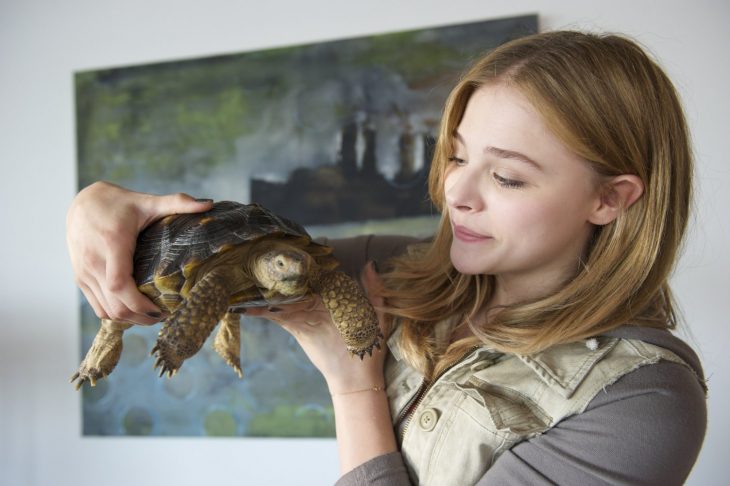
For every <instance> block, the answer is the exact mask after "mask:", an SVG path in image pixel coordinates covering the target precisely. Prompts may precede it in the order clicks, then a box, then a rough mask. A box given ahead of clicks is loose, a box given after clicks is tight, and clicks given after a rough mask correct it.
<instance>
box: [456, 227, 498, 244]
mask: <svg viewBox="0 0 730 486" xmlns="http://www.w3.org/2000/svg"><path fill="white" fill-rule="evenodd" d="M454 237H455V238H457V239H459V240H461V241H465V242H467V243H474V242H478V241H484V240H488V239H490V238H491V236H487V235H482V234H479V233H474V232H473V231H471V230H469V229H467V228H466V227H465V226H458V225H457V226H454Z"/></svg>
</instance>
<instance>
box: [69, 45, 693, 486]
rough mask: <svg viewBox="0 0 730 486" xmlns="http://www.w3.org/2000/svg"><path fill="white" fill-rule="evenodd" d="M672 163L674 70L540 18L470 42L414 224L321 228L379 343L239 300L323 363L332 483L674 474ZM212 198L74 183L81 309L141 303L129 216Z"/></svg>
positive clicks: (145, 217)
mask: <svg viewBox="0 0 730 486" xmlns="http://www.w3.org/2000/svg"><path fill="white" fill-rule="evenodd" d="M691 183H692V157H691V153H690V147H689V136H688V132H687V127H686V124H685V121H684V115H683V112H682V108H681V106H680V103H679V101H678V98H677V95H676V92H675V90H674V87H673V86H672V84H671V82H670V81H669V79H668V78H667V77H666V75H665V74H664V72H663V71H662V70H661V69H660V68H659V67H658V66H657V65H656V63H654V62H653V61H652V60H651V59H650V58H649V57H648V56H647V55H646V54H645V53H644V52H643V51H642V49H641V48H640V47H638V46H637V45H636V44H635V43H633V42H632V41H630V40H627V39H625V38H622V37H617V36H600V35H593V34H584V33H577V32H552V33H545V34H538V35H534V36H531V37H527V38H522V39H519V40H515V41H512V42H510V43H508V44H505V45H503V46H501V47H498V48H497V49H495V50H494V51H492V52H490V53H489V54H487V55H486V56H485V57H484V58H483V59H481V60H479V61H478V62H477V63H476V64H475V65H474V66H473V67H472V68H471V69H470V70H469V71H468V72H467V73H466V74H465V75H464V76H463V78H462V80H461V81H460V82H459V83H458V85H457V86H456V87H455V88H454V90H453V91H452V93H451V95H450V97H449V99H448V101H447V103H446V107H445V110H444V115H443V120H442V124H441V129H440V135H439V140H438V144H437V147H436V153H435V156H434V161H433V164H432V171H431V177H430V192H431V197H432V199H433V201H434V203H435V204H436V205H437V207H439V209H441V212H442V219H441V224H440V226H439V229H438V231H437V233H436V235H435V236H434V238H433V240H432V241H431V242H429V243H418V244H413V245H411V246H409V247H408V250H407V251H406V252H405V253H402V254H400V253H401V252H400V251H399V250H397V248H399V247H403V246H405V244H406V243H408V241H406V240H398V239H396V240H394V239H392V238H382V237H380V238H379V237H368V238H359V239H355V240H349V241H332V242H330V243H331V244H332V245H334V246H335V248H336V252H337V254H338V256H340V258H342V259H343V260H345V261H347V264H348V265H349V266H350V267H352V268H358V267H359V268H363V267H365V271H364V272H363V282H364V285H365V286H366V288H367V289H368V291H369V293H370V295H371V298H372V300H373V302H374V303H375V304H376V305H377V306H378V308H379V309H381V324H382V326H383V330H384V331H385V332H386V334H387V335H388V336H389V338H388V341H387V344H388V346H387V347H386V349H385V351H384V352H382V353H376V354H375V356H374V357H373V359H366V360H364V361H362V362H361V361H360V360H353V359H350V357H349V356H348V355H347V353H346V352H345V350H344V346H343V345H342V343H341V340H340V337H339V335H338V334H337V333H336V331H335V329H334V326H333V325H332V323H331V322H330V321H329V318H328V316H327V313H326V312H324V311H323V309H322V307H321V303H319V302H318V301H317V300H316V299H314V300H313V301H312V302H307V303H300V304H296V305H291V306H289V307H287V308H285V309H270V310H266V309H259V310H256V311H252V313H255V314H258V315H262V316H266V317H268V318H270V319H272V320H275V321H277V322H279V323H281V325H282V326H284V327H285V328H286V329H287V330H288V331H290V332H291V333H292V334H293V335H294V336H295V337H296V339H297V340H298V342H299V343H300V344H301V345H302V347H303V348H304V350H305V351H306V353H307V354H308V356H309V357H310V359H311V360H312V362H313V363H314V365H315V366H316V367H317V368H318V369H319V370H320V371H321V372H322V374H323V375H324V377H325V379H326V381H327V384H328V386H329V389H330V392H331V394H332V401H333V404H334V408H335V420H336V428H337V441H338V447H339V451H340V462H341V469H342V472H343V477H342V478H341V480H340V483H341V484H370V483H372V484H409V482H412V483H414V484H415V483H418V484H437V485H450V484H453V485H462V484H474V483H479V484H550V483H557V484H680V483H682V482H683V481H684V480H685V478H686V477H687V475H688V474H689V471H690V470H691V468H692V466H693V464H694V462H695V460H696V458H697V455H698V453H699V450H700V447H701V444H702V440H703V438H704V433H705V426H706V408H705V407H706V405H705V386H704V379H703V376H702V370H701V366H700V364H699V361H698V359H697V357H696V355H695V354H694V353H693V352H692V350H691V349H689V347H688V346H687V345H685V344H684V343H683V342H682V341H680V340H679V339H677V338H676V337H674V336H673V335H672V334H671V333H670V332H669V330H671V329H673V328H675V326H676V324H677V314H676V310H675V304H674V301H673V298H672V294H671V292H670V289H669V285H668V278H669V275H670V272H671V270H672V267H673V264H674V262H675V260H676V258H677V254H678V251H679V248H680V244H681V241H682V237H683V234H684V232H685V227H686V224H687V219H688V213H689V206H690V199H691ZM209 204H210V203H209V202H205V201H202V202H201V201H195V200H193V199H191V198H189V197H187V196H184V195H174V196H163V197H158V196H151V195H146V194H139V193H133V192H130V191H126V190H124V189H122V188H119V187H116V186H112V185H109V184H105V183H97V184H95V185H92V186H90V187H89V188H87V189H85V190H83V191H81V192H80V193H79V195H78V196H77V197H76V199H75V200H74V202H73V204H72V206H71V208H70V210H69V218H68V241H69V248H70V253H71V259H72V262H73V265H74V269H75V271H76V274H77V282H78V284H79V286H80V287H81V288H82V290H83V291H84V293H85V295H86V296H87V298H88V299H89V302H90V303H91V305H92V307H93V308H94V310H95V311H96V313H97V315H99V316H100V317H107V316H109V317H113V318H123V319H127V320H130V321H134V322H138V323H141V324H151V323H153V322H155V321H157V320H159V314H157V313H158V312H159V309H156V308H155V307H154V305H153V304H152V303H151V302H149V301H148V300H147V299H145V298H144V297H143V296H142V295H141V294H139V293H138V292H137V291H136V289H135V287H134V283H133V282H132V280H131V277H130V275H131V256H132V253H133V249H134V241H135V238H136V235H137V233H138V231H139V230H140V229H142V228H144V227H145V226H146V225H147V224H149V223H150V222H151V221H153V220H155V219H157V218H159V217H161V216H164V215H166V214H169V213H173V212H192V211H202V210H205V209H207V208H208V207H209ZM397 254H400V256H398V257H397V258H395V259H392V260H391V261H390V262H389V263H388V264H387V267H386V265H385V264H384V263H385V260H386V259H387V257H389V256H393V255H397ZM368 260H378V261H379V262H380V263H381V264H380V265H379V266H380V267H381V268H380V271H381V273H380V275H377V274H376V272H375V269H374V266H373V265H367V266H366V265H365V263H366V261H368ZM274 311H276V312H274Z"/></svg>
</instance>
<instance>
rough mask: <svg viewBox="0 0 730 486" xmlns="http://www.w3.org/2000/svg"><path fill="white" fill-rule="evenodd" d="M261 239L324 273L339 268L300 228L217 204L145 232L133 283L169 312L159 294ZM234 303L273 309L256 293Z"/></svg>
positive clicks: (247, 208) (260, 210) (263, 211)
mask: <svg viewBox="0 0 730 486" xmlns="http://www.w3.org/2000/svg"><path fill="white" fill-rule="evenodd" d="M262 238H283V239H287V240H288V241H289V242H291V243H293V244H295V245H297V246H299V247H301V248H303V249H306V251H307V252H309V253H310V254H311V255H312V256H313V257H314V258H315V261H317V263H319V264H320V265H321V266H323V267H324V268H327V269H332V268H334V267H336V266H337V263H336V260H334V257H332V256H331V255H330V254H331V251H332V250H331V248H329V247H328V246H325V245H321V244H319V243H316V242H314V241H312V238H311V236H310V235H309V234H308V233H307V231H306V230H305V229H304V228H303V227H302V226H301V225H299V224H298V223H295V222H294V221H291V220H289V219H287V218H284V217H281V216H279V215H277V214H275V213H273V212H272V211H270V210H269V209H267V208H265V207H263V206H261V205H259V204H256V203H252V204H241V203H237V202H233V201H219V202H216V203H215V204H214V205H213V207H212V209H210V210H209V211H207V212H204V213H193V214H176V215H170V216H167V217H165V218H162V219H161V220H159V221H157V222H155V223H153V224H152V225H151V226H149V227H148V228H146V229H145V230H143V231H142V232H141V233H140V235H139V237H138V239H137V247H136V250H135V254H134V279H135V281H136V283H137V286H138V287H139V288H140V290H141V291H142V292H143V293H145V294H147V295H148V296H149V297H151V298H152V299H153V300H155V301H156V303H158V304H163V305H164V307H167V308H168V309H170V310H171V307H173V306H172V305H170V304H172V302H169V303H166V302H160V301H159V299H158V297H160V292H161V291H162V292H163V293H167V294H170V293H172V294H175V293H176V292H180V291H182V289H183V286H184V285H185V281H186V280H188V279H189V278H190V277H191V276H193V275H195V272H196V270H197V269H198V268H199V267H200V265H201V264H202V263H203V262H205V261H206V260H208V259H209V258H211V257H212V256H214V255H219V254H221V253H222V252H226V251H230V250H231V249H233V248H235V247H238V246H240V245H248V244H252V243H254V242H257V241H259V240H261V239H262ZM161 286H164V289H161V288H160V287H161ZM236 300H238V301H242V300H243V301H245V302H244V303H243V304H244V305H248V306H251V305H262V304H264V303H271V302H268V301H265V300H264V299H263V297H262V296H261V295H260V294H258V293H256V295H252V296H245V297H240V298H238V299H236ZM174 301H175V302H177V301H178V299H174ZM236 303H240V302H236ZM232 304H233V302H232Z"/></svg>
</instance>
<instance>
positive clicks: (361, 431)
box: [332, 390, 398, 474]
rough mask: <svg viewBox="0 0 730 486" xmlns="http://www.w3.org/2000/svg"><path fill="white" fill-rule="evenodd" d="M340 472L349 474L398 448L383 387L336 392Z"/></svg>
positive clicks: (333, 400)
mask: <svg viewBox="0 0 730 486" xmlns="http://www.w3.org/2000/svg"><path fill="white" fill-rule="evenodd" d="M332 404H333V405H334V410H335V429H336V433H337V449H338V452H339V456H340V473H341V474H345V473H347V472H349V471H351V470H352V469H354V468H355V467H357V466H359V465H361V464H363V463H365V462H367V461H369V460H370V459H373V458H374V457H377V456H380V455H383V454H387V453H389V452H395V451H397V450H398V448H397V446H396V442H395V434H394V433H393V425H392V422H391V419H390V408H389V406H388V398H387V396H386V394H385V392H384V391H383V390H378V391H374V390H367V391H361V392H357V393H348V394H344V395H338V394H334V395H333V396H332Z"/></svg>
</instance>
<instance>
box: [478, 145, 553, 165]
mask: <svg viewBox="0 0 730 486" xmlns="http://www.w3.org/2000/svg"><path fill="white" fill-rule="evenodd" d="M484 153H488V154H492V155H495V156H497V157H499V158H501V159H511V160H517V161H519V162H524V163H525V164H529V165H531V166H533V167H535V168H536V169H539V170H542V166H541V165H540V164H538V163H537V162H535V161H534V160H532V159H531V158H530V157H528V156H527V155H525V154H523V153H520V152H515V151H514V150H507V149H502V148H499V147H491V146H487V147H484Z"/></svg>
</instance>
